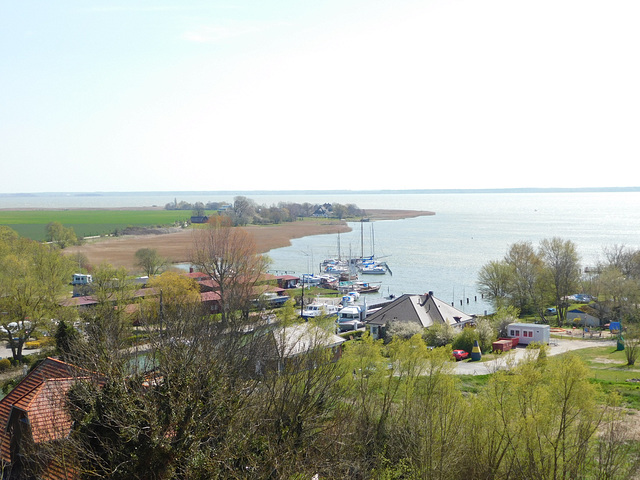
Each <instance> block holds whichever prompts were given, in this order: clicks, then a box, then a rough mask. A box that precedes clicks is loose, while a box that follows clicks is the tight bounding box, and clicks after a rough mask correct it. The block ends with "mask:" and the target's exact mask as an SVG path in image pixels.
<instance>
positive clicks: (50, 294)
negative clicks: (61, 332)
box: [0, 235, 73, 361]
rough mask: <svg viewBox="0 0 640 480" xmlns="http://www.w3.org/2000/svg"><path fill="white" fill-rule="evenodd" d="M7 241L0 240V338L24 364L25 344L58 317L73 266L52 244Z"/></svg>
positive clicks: (25, 240) (20, 239) (23, 240)
mask: <svg viewBox="0 0 640 480" xmlns="http://www.w3.org/2000/svg"><path fill="white" fill-rule="evenodd" d="M4 238H5V239H7V240H6V241H5V242H2V240H0V242H2V243H3V244H2V245H1V246H0V254H1V256H0V338H1V339H5V340H6V341H7V342H8V344H9V347H10V348H11V353H12V356H13V359H14V360H15V361H21V360H22V349H23V347H24V344H25V342H26V341H27V340H28V339H29V337H30V336H31V335H32V334H33V333H34V332H35V331H36V329H38V328H41V327H48V326H49V323H50V321H51V319H52V318H55V317H56V313H57V311H58V310H59V308H60V307H59V305H58V300H59V296H60V294H61V293H62V292H63V289H64V287H65V286H66V285H67V284H68V282H69V279H70V278H71V274H72V271H73V270H72V269H73V265H72V263H71V261H70V260H69V259H68V258H66V257H64V256H63V255H62V254H61V253H60V251H59V250H58V249H56V248H53V247H51V246H50V245H42V244H38V243H36V242H33V241H30V240H27V239H23V238H16V237H12V236H10V235H6V236H4Z"/></svg>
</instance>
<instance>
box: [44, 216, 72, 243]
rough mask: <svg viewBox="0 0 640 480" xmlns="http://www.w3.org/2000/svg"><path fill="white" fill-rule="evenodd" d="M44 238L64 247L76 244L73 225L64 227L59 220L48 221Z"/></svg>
mask: <svg viewBox="0 0 640 480" xmlns="http://www.w3.org/2000/svg"><path fill="white" fill-rule="evenodd" d="M46 240H47V241H48V242H51V243H54V244H56V245H58V246H59V247H60V248H66V247H68V246H71V245H77V244H78V237H77V236H76V232H75V231H74V230H73V227H64V226H63V225H62V224H61V223H60V222H50V223H48V224H47V226H46Z"/></svg>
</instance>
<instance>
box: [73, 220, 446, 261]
mask: <svg viewBox="0 0 640 480" xmlns="http://www.w3.org/2000/svg"><path fill="white" fill-rule="evenodd" d="M365 212H366V217H367V218H368V219H370V220H371V221H377V220H402V219H406V218H415V217H421V216H431V215H435V212H431V211H425V210H383V209H367V210H365ZM240 228H244V229H245V230H246V231H247V232H248V233H249V234H251V236H252V237H253V238H254V241H255V244H256V250H257V252H258V253H267V252H269V251H270V250H273V249H276V248H282V247H287V246H289V245H291V240H293V239H295V238H302V237H307V236H312V235H326V234H333V233H345V232H349V231H351V227H349V225H347V222H346V221H344V220H338V219H331V218H327V219H306V220H298V221H296V222H287V223H280V224H275V225H249V226H247V227H240ZM192 246H193V230H192V229H181V230H177V231H176V232H174V233H162V234H154V235H124V236H121V237H101V238H98V239H95V240H89V241H87V242H86V243H85V244H84V245H80V246H76V247H69V248H66V249H65V250H64V251H63V252H64V253H65V254H66V255H73V254H75V253H82V254H84V255H86V256H87V258H88V259H89V262H90V263H91V264H92V265H96V266H97V265H100V264H101V263H103V262H107V263H110V264H111V265H113V266H115V267H124V268H126V269H127V270H129V271H132V272H133V271H135V270H136V266H135V263H136V262H135V256H134V255H135V252H136V251H137V250H138V249H140V248H153V249H156V250H157V251H158V253H159V254H160V255H162V256H163V257H165V258H167V259H169V261H170V262H171V263H186V262H188V261H189V259H190V256H191V251H192Z"/></svg>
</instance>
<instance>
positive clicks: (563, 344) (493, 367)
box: [454, 339, 616, 375]
mask: <svg viewBox="0 0 640 480" xmlns="http://www.w3.org/2000/svg"><path fill="white" fill-rule="evenodd" d="M608 346H611V347H615V346H616V341H615V340H564V339H552V342H551V344H549V350H548V352H547V355H558V354H560V353H565V352H569V351H571V350H579V349H582V348H592V347H608ZM512 352H513V353H512V354H506V355H503V356H501V357H500V358H498V359H496V360H489V361H487V362H472V361H470V360H464V361H462V362H457V363H456V366H455V369H454V373H456V374H458V375H487V374H489V373H494V372H496V371H497V370H499V369H501V368H505V367H506V366H507V362H515V363H518V362H520V361H522V359H523V358H524V357H525V355H526V353H527V349H526V348H524V346H519V347H518V348H516V349H515V350H512ZM511 355H513V357H512V359H511V360H508V358H510V357H511Z"/></svg>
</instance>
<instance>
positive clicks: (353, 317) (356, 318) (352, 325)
mask: <svg viewBox="0 0 640 480" xmlns="http://www.w3.org/2000/svg"><path fill="white" fill-rule="evenodd" d="M336 323H337V324H338V330H340V331H341V332H347V331H349V330H357V329H358V328H361V327H364V311H363V309H362V307H360V306H359V305H353V306H349V307H344V308H343V309H342V310H340V311H339V312H338V319H337V320H336Z"/></svg>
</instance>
